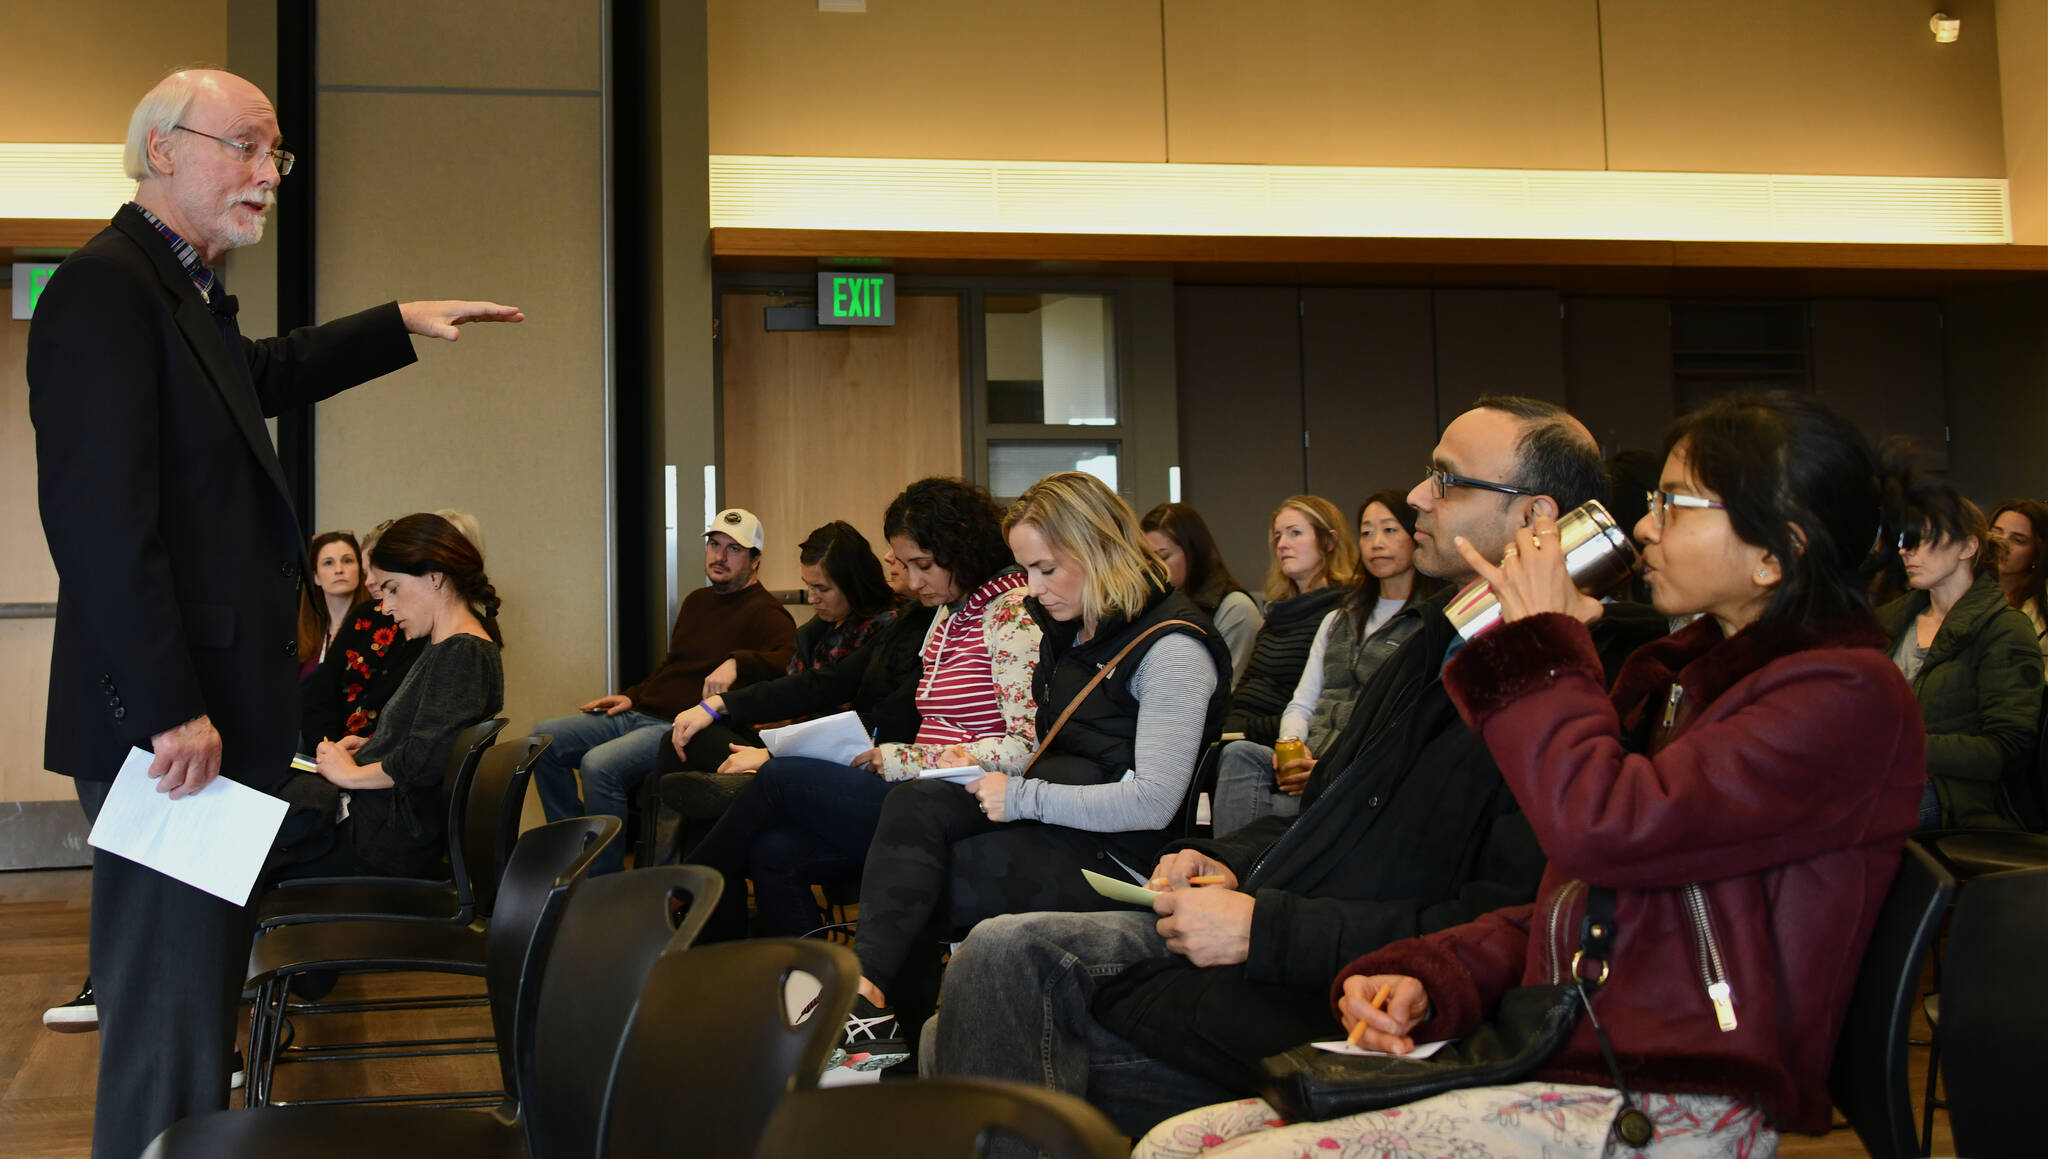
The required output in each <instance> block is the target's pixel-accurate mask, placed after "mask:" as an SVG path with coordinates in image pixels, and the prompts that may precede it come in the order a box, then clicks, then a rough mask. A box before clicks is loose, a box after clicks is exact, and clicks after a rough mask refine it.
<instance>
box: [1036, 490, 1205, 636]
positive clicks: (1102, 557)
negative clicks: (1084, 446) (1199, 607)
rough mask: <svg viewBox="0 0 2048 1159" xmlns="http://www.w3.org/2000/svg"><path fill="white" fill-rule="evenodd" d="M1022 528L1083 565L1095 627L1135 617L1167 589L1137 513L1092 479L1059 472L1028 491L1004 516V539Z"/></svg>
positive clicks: (1084, 610)
mask: <svg viewBox="0 0 2048 1159" xmlns="http://www.w3.org/2000/svg"><path fill="white" fill-rule="evenodd" d="M1020 523H1029V524H1030V525H1031V526H1033V527H1036V528H1037V529H1038V533H1039V534H1040V535H1043V536H1045V542H1046V543H1047V544H1048V545H1050V546H1051V547H1052V549H1053V550H1054V551H1057V552H1059V553H1061V554H1062V555H1068V556H1072V557H1073V558H1074V559H1075V560H1077V561H1079V563H1080V565H1081V571H1082V573H1083V579H1084V581H1085V582H1084V583H1083V584H1082V586H1081V617H1082V619H1084V620H1085V621H1087V623H1088V624H1089V625H1090V626H1091V627H1092V626H1093V625H1096V624H1100V623H1101V622H1102V619H1103V617H1104V616H1105V615H1107V614H1108V613H1110V612H1122V613H1123V614H1124V615H1125V616H1126V617H1134V616H1136V615H1137V614H1138V613H1140V612H1142V611H1144V610H1145V605H1146V604H1147V603H1148V602H1150V600H1151V598H1152V595H1153V593H1154V592H1155V591H1163V590H1165V588H1166V565H1165V564H1163V563H1161V562H1159V557H1158V556H1156V555H1154V554H1153V553H1152V548H1151V546H1150V545H1149V544H1147V543H1146V542H1145V533H1144V532H1142V531H1140V530H1138V514H1137V512H1135V511H1132V510H1131V505H1130V504H1128V503H1126V502H1124V499H1123V496H1121V495H1118V494H1117V493H1116V492H1114V491H1112V490H1110V489H1109V488H1108V487H1106V486H1104V485H1103V483H1102V480H1100V479H1097V478H1096V477H1095V476H1093V475H1090V474H1086V473H1085V472H1081V471H1060V472H1058V473H1057V474H1052V475H1047V476H1046V477H1045V478H1043V479H1040V480H1039V481H1038V482H1036V483H1033V484H1032V485H1031V486H1029V487H1027V488H1025V490H1024V494H1023V495H1022V496H1020V497H1019V498H1018V499H1017V502H1015V503H1014V504H1012V505H1011V506H1010V512H1009V514H1008V515H1005V516H1003V536H1004V538H1008V537H1009V534H1010V531H1011V529H1012V528H1014V527H1016V526H1017V525H1018V524H1020Z"/></svg>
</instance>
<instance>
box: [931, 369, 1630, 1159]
mask: <svg viewBox="0 0 2048 1159" xmlns="http://www.w3.org/2000/svg"><path fill="white" fill-rule="evenodd" d="M1491 480H1499V482H1491ZM1605 488H1606V475H1605V474H1604V473H1603V472H1602V471H1601V468H1600V452H1599V448H1598V447H1597V446H1596V445H1595V444H1594V442H1593V438H1592V436H1591V435H1590V434H1589V433H1587V431H1586V430H1585V428H1584V427H1583V426H1581V425H1579V424H1578V423H1577V422H1576V421H1575V420H1573V419H1572V418H1571V417H1570V416H1569V415H1567V414H1566V413H1565V412H1564V411H1563V410H1562V409H1561V408H1559V407H1557V406H1555V405H1554V404H1551V403H1545V402H1537V401H1534V400H1529V399H1521V398H1510V397H1487V398H1483V399H1481V400H1479V403H1478V404H1477V405H1476V406H1475V408H1474V409H1472V410H1470V411H1467V412H1465V413H1464V414H1462V415H1460V416H1458V418H1457V419H1455V420H1454V421H1453V422H1452V423H1451V424H1450V426H1449V427H1447V428H1445V430H1444V433H1443V438H1442V441H1441V442H1439V443H1438V444H1437V447H1436V451H1435V454H1434V455H1433V456H1432V459H1431V473H1430V476H1429V478H1427V479H1425V480H1424V481H1423V482H1421V483H1419V484H1417V485H1416V487H1415V489H1414V490H1413V491H1411V492H1409V493H1408V496H1407V498H1408V502H1409V503H1410V505H1412V506H1413V507H1414V508H1415V512H1416V515H1415V532H1414V539H1415V564H1416V567H1417V569H1418V570H1420V571H1421V572H1422V573H1423V574H1424V575H1429V576H1433V577H1435V578H1437V579H1440V580H1444V581H1446V582H1448V583H1450V584H1452V585H1458V584H1462V583H1464V582H1465V581H1467V580H1470V579H1471V578H1473V572H1472V569H1471V567H1470V565H1469V564H1467V563H1466V562H1465V560H1464V557H1463V556H1461V555H1459V554H1458V552H1457V550H1456V548H1455V547H1454V546H1453V538H1454V537H1456V536H1462V537H1464V538H1465V539H1466V540H1469V541H1470V542H1471V543H1473V544H1474V545H1476V546H1477V547H1478V548H1479V549H1480V550H1481V551H1482V552H1486V553H1490V554H1493V555H1495V556H1496V557H1497V556H1498V553H1499V552H1500V551H1501V550H1502V549H1503V548H1505V547H1506V546H1507V545H1508V544H1509V543H1511V542H1513V537H1514V535H1515V533H1516V531H1517V530H1518V529H1520V528H1526V527H1528V526H1529V525H1530V523H1531V521H1532V520H1533V519H1534V518H1535V517H1536V516H1538V515H1547V516H1555V515H1556V514H1558V513H1559V512H1561V511H1565V510H1569V509H1571V508H1573V507H1576V506H1578V505H1579V504H1580V503H1582V502H1584V501H1586V500H1587V499H1592V498H1598V497H1600V496H1601V495H1602V494H1603V493H1604V491H1605ZM1447 598H1448V597H1447V595H1445V594H1443V593H1439V595H1438V596H1437V597H1436V598H1434V599H1432V600H1430V601H1428V602H1426V603H1420V604H1410V605H1409V606H1408V607H1406V608H1403V609H1402V610H1401V611H1400V612H1399V613H1398V614H1397V618H1402V617H1406V618H1413V619H1416V620H1419V621H1420V622H1419V623H1418V624H1417V626H1416V627H1415V628H1414V629H1413V631H1412V634H1411V635H1410V636H1409V637H1408V640H1407V641H1406V642H1405V643H1403V644H1402V645H1401V646H1400V647H1399V648H1398V649H1396V650H1395V652H1394V654H1393V655H1392V656H1390V657H1388V658H1387V660H1386V661H1385V662H1384V663H1383V664H1381V665H1380V667H1379V670H1378V671H1377V672H1375V673H1373V675H1372V678H1371V679H1370V680H1369V681H1368V682H1367V684H1366V687H1365V689H1364V691H1363V692H1362V693H1361V694H1360V695H1359V698H1358V703H1357V705H1356V706H1355V707H1354V708H1353V710H1352V714H1351V721H1350V723H1349V725H1347V726H1346V728H1345V730H1344V732H1343V733H1342V734H1341V735H1340V736H1339V737H1338V738H1337V740H1336V741H1334V742H1332V744H1331V746H1330V751H1329V752H1328V753H1325V754H1324V755H1323V758H1322V759H1321V760H1319V761H1318V762H1317V763H1316V768H1315V771H1314V772H1313V774H1311V776H1310V777H1309V783H1308V788H1307V789H1306V791H1305V792H1304V793H1303V800H1304V801H1305V802H1306V803H1307V805H1308V806H1309V807H1307V808H1304V809H1303V811H1302V816H1301V817H1300V818H1299V819H1295V818H1286V817H1266V818H1262V819H1260V820H1258V821H1255V822H1253V823H1252V824H1250V825H1248V826H1246V827H1245V828H1243V829H1240V830H1238V831H1237V832H1236V833H1233V834H1230V835H1229V836H1227V837H1219V838H1206V839H1198V840H1193V841H1183V842H1180V843H1178V844H1177V845H1169V846H1168V847H1167V848H1168V852H1167V853H1166V854H1165V855H1164V856H1163V857H1162V859H1161V860H1160V862H1159V863H1158V866H1157V867H1156V868H1155V869H1154V871H1153V872H1154V888H1159V889H1162V890H1163V892H1162V894H1161V896H1160V898H1159V899H1158V901H1157V903H1156V904H1155V906H1154V910H1155V911H1156V912H1153V913H1147V912H1145V911H1142V910H1130V911H1123V912H1115V913H1092V914H1053V913H1042V914H1022V915H1014V916H1008V917H998V918H993V919H990V920H988V921H985V922H983V923H981V924H980V925H978V926H976V927H975V929H974V932H973V933H972V934H970V935H969V936H968V938H967V941H966V943H965V944H964V945H963V946H962V947H961V949H960V951H959V952H958V953H956V954H954V955H953V959H952V963H951V964H950V965H949V966H948V967H947V969H946V977H945V988H944V1000H943V1002H942V1004H941V1010H942V1013H941V1014H940V1016H939V1018H938V1020H937V1024H936V1030H935V1031H934V1032H933V1033H930V1034H927V1035H926V1043H927V1045H928V1046H930V1047H932V1050H930V1051H928V1052H927V1053H926V1054H924V1055H923V1058H924V1059H926V1060H929V1062H928V1063H926V1064H925V1067H926V1069H929V1070H930V1071H932V1072H935V1073H939V1074H952V1075H982V1076H986V1077H990V1078H1006V1079H1013V1080H1016V1081H1018V1082H1026V1083H1036V1084H1043V1085H1049V1086H1052V1087H1055V1088H1057V1089H1059V1090H1062V1091H1066V1092H1068V1093H1071V1094H1075V1095H1080V1096H1083V1097H1085V1098H1087V1099H1088V1100H1089V1101H1091V1102H1093V1103H1094V1104H1095V1105H1097V1106H1098V1107H1101V1108H1102V1109H1103V1110H1104V1111H1105V1112H1106V1113H1108V1115H1109V1116H1110V1118H1111V1119H1113V1120H1115V1121H1116V1123H1117V1125H1118V1126H1119V1127H1121V1128H1122V1129H1123V1130H1124V1131H1125V1132H1126V1133H1127V1134H1130V1135H1133V1136H1136V1135H1140V1134H1143V1133H1144V1132H1145V1130H1146V1129H1147V1128H1149V1127H1151V1126H1152V1124H1154V1123H1156V1122H1158V1121H1159V1120H1160V1119H1162V1118H1164V1117H1166V1116H1168V1115H1171V1114H1175V1113H1178V1112H1180V1111H1184V1110H1188V1109H1190V1108H1192V1107H1196V1106H1200V1105H1202V1104H1205V1103H1209V1102H1214V1101H1216V1100H1218V1099H1222V1098H1227V1097H1229V1096H1231V1095H1233V1094H1236V1093H1238V1090H1239V1088H1237V1087H1235V1086H1234V1085H1229V1084H1234V1083H1235V1082H1236V1081H1238V1079H1239V1078H1240V1076H1241V1074H1242V1071H1243V1069H1244V1068H1246V1067H1256V1066H1257V1065H1258V1061H1259V1060H1260V1059H1262V1058H1265V1057H1266V1056H1268V1055H1272V1054H1276V1053H1278V1052H1280V1051H1283V1050H1287V1049H1289V1048H1290V1047H1293V1046H1294V1045H1296V1044H1298V1043H1301V1042H1304V1041H1307V1040H1309V1039H1311V1038H1327V1037H1329V1033H1328V1032H1329V1031H1330V1029H1331V1026H1330V1015H1329V1005H1328V1003H1329V988H1330V979H1331V978H1332V977H1334V976H1335V975H1336V972H1337V971H1338V970H1339V969H1341V968H1342V967H1343V965H1344V963H1346V962H1348V961H1350V960H1351V959H1352V958H1355V957H1357V956H1358V955H1359V954H1362V953H1364V952H1366V951H1368V950H1373V949H1377V948H1379V947H1380V946H1383V945H1385V944H1386V943H1388V942H1390V941H1394V940H1396V939H1399V938H1405V937H1410V936H1413V935H1414V934H1417V933H1426V932H1429V931H1432V930H1438V929H1442V928H1444V927H1447V926H1452V925H1456V924H1458V923H1460V922H1465V921H1470V920H1472V919H1473V918H1476V917H1478V916H1479V915H1481V914H1483V913H1486V912H1487V911H1489V910H1492V909H1495V908H1498V907H1500V906H1503V905H1512V904H1516V903H1520V902H1526V901H1528V900H1530V899H1531V898H1533V897H1534V896H1535V892H1536V883H1537V880H1538V879H1539V877H1540V876H1541V875H1542V872H1543V855H1542V851H1541V850H1539V849H1538V848H1537V847H1536V841H1535V838H1534V836H1533V835H1532V834H1531V833H1530V831H1529V825H1528V823H1527V822H1526V821H1525V820H1523V818H1522V816H1521V807H1520V806H1519V805H1518V804H1517V803H1516V801H1515V798H1514V795H1513V794H1512V793H1510V792H1509V791H1508V787H1507V785H1506V784H1504V783H1503V782H1502V780H1501V777H1500V773H1499V771H1498V770H1497V769H1495V767H1494V763H1493V758H1492V757H1491V756H1490V755H1489V754H1488V753H1487V751H1486V746H1485V745H1484V744H1482V743H1481V742H1480V741H1479V739H1478V738H1477V737H1475V736H1474V735H1473V734H1472V733H1471V732H1470V731H1469V730H1467V729H1466V728H1465V726H1464V724H1463V723H1462V722H1461V721H1459V719H1458V714H1457V711H1456V710H1455V709H1454V708H1453V707H1452V706H1451V702H1450V700H1449V698H1448V697H1447V696H1446V695H1445V694H1444V690H1443V682H1442V680H1441V678H1440V676H1439V673H1440V671H1441V670H1442V668H1443V662H1444V657H1445V655H1446V653H1447V652H1449V651H1450V649H1451V647H1452V645H1453V644H1454V643H1456V642H1458V641H1459V640H1460V637H1459V636H1458V633H1457V630H1456V629H1454V628H1452V627H1451V624H1450V621H1449V620H1447V619H1445V618H1444V615H1443V611H1442V604H1443V602H1444V600H1445V599H1447ZM1629 610H1630V609H1629V608H1628V607H1627V606H1626V605H1609V614H1608V615H1607V616H1605V617H1603V618H1602V619H1601V621H1600V622H1599V623H1598V624H1596V625H1595V626H1594V636H1595V639H1596V640H1597V641H1599V642H1600V646H1601V648H1602V652H1603V654H1604V655H1610V656H1612V658H1613V661H1614V663H1616V664H1617V665H1618V664H1619V662H1620V659H1621V657H1622V656H1625V655H1626V654H1627V653H1628V652H1629V651H1631V650H1633V649H1634V648H1635V647H1636V645H1637V644H1639V643H1642V642H1643V641H1644V640H1646V639H1649V638H1652V637H1654V636H1656V635H1661V634H1662V632H1663V627H1664V625H1663V620H1662V618H1661V617H1659V616H1657V615H1656V613H1654V612H1652V611H1650V610H1649V609H1647V608H1645V609H1635V611H1636V612H1637V614H1635V615H1628V614H1626V613H1627V612H1628V611H1629ZM1368 740H1369V741H1371V743H1370V744H1368V743H1366V742H1367V741H1368ZM1212 876H1213V877H1217V878H1220V879H1221V883H1220V884H1217V885H1207V886H1196V887H1190V885H1189V879H1190V878H1194V877H1212ZM1119 974H1121V977H1117V976H1116V975H1119Z"/></svg>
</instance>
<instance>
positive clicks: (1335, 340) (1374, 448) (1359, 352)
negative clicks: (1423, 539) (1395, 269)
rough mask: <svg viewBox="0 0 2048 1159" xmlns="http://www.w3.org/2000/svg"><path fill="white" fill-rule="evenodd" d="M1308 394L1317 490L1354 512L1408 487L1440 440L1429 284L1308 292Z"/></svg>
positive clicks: (1311, 475) (1312, 481) (1304, 321)
mask: <svg viewBox="0 0 2048 1159" xmlns="http://www.w3.org/2000/svg"><path fill="white" fill-rule="evenodd" d="M1301 301H1302V314H1301V350H1302V368H1301V378H1302V398H1303V405H1304V409H1305V410H1306V412H1307V420H1308V432H1309V445H1308V488H1309V490H1310V491H1313V492H1315V493H1316V494H1318V495H1321V496H1323V497H1324V498H1326V499H1329V500H1330V501H1331V502H1333V503H1335V504H1336V505H1337V506H1338V507H1339V508H1341V509H1342V510H1343V511H1344V513H1345V515H1346V516H1347V517H1348V516H1349V515H1350V513H1351V510H1352V508H1353V507H1355V506H1356V505H1357V504H1358V502H1359V501H1360V500H1361V499H1363V498H1365V497H1366V496H1367V495H1370V494H1372V493H1373V492H1374V491H1378V490H1381V489H1383V488H1387V487H1399V488H1402V489H1403V490H1406V489H1407V488H1409V487H1412V486H1413V485H1414V484H1415V482H1416V481H1417V480H1419V479H1420V478H1422V468H1423V465H1424V464H1426V463H1427V462H1428V461H1429V454H1430V451H1431V449H1432V448H1434V447H1435V446H1436V438H1437V434H1438V428H1437V425H1436V355H1435V351H1434V350H1433V349H1432V345H1431V342H1430V300H1429V291H1427V290H1355V289H1343V290H1340V289H1316V288H1310V289H1304V290H1303V291H1302V292H1301Z"/></svg>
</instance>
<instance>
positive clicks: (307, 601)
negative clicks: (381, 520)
mask: <svg viewBox="0 0 2048 1159" xmlns="http://www.w3.org/2000/svg"><path fill="white" fill-rule="evenodd" d="M362 553H363V549H362V547H361V546H360V545H359V544H357V543H356V537H355V534H354V533H353V532H348V531H323V532H321V533H320V534H319V535H316V536H314V537H313V542H312V543H310V544H308V545H307V547H306V574H307V575H308V576H311V577H312V580H313V587H314V589H315V592H316V593H317V595H307V594H306V593H305V592H304V591H303V590H301V592H300V594H299V659H300V660H301V661H303V663H302V664H301V665H300V666H299V679H301V680H303V679H305V678H306V677H308V676H311V675H312V674H313V670H314V669H316V668H318V667H319V666H320V662H321V661H322V660H325V659H327V649H328V647H329V646H330V645H332V644H333V643H334V634H335V633H336V632H339V631H340V630H341V627H342V625H343V624H344V623H346V622H347V620H348V612H349V609H350V608H353V607H355V606H356V605H357V604H359V603H362V602H363V598H364V597H365V596H367V595H368V594H369V592H368V591H367V590H366V589H365V588H364V587H363V561H362Z"/></svg>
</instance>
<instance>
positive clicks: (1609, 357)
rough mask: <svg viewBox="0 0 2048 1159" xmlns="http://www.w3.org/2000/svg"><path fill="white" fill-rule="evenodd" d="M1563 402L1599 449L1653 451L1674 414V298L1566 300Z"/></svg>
mask: <svg viewBox="0 0 2048 1159" xmlns="http://www.w3.org/2000/svg"><path fill="white" fill-rule="evenodd" d="M1564 364H1565V405H1566V406H1568V407H1570V408H1571V412H1572V413H1573V414H1574V415H1577V416H1578V418H1579V421H1581V422H1583V423H1585V424H1586V426H1588V427H1589V428H1591V429H1592V431H1593V436H1594V437H1595V438H1597V439H1599V440H1600V451H1601V453H1602V454H1604V455H1608V456H1613V455H1615V454H1617V453H1619V452H1621V451H1652V452H1654V451H1656V450H1657V449H1658V448H1660V447H1662V446H1663V445H1664V428H1665V427H1667V426H1669V425H1671V420H1672V419H1673V418H1675V417H1676V414H1675V413H1674V412H1675V411H1676V409H1677V404H1676V402H1675V399H1676V395H1675V392H1674V388H1673V386H1672V381H1671V304H1670V303H1669V302H1667V301H1665V300H1664V299H1662V298H1566V299H1565V300H1564Z"/></svg>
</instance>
